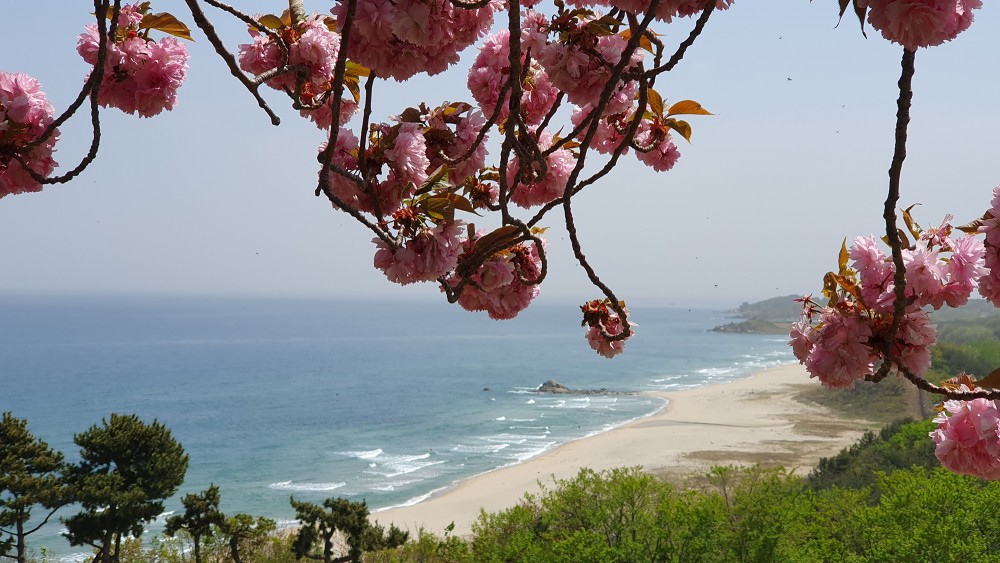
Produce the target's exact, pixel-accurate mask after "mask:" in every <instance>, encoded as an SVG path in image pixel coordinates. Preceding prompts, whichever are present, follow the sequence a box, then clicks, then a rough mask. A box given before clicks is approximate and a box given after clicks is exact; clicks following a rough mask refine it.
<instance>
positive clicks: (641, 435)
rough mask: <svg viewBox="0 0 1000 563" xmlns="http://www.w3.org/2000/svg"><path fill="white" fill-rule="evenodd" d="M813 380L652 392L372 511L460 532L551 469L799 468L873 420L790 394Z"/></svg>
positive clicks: (406, 524) (548, 479)
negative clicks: (551, 443)
mask: <svg viewBox="0 0 1000 563" xmlns="http://www.w3.org/2000/svg"><path fill="white" fill-rule="evenodd" d="M816 385H818V383H816V382H815V381H814V380H810V379H809V377H808V375H807V374H806V371H805V369H804V368H803V367H802V366H799V365H785V366H780V367H776V368H772V369H768V370H764V371H761V372H758V373H756V374H754V375H752V376H751V377H748V378H746V379H741V380H737V381H733V382H729V383H724V384H720V385H710V386H707V387H699V388H696V389H689V390H685V391H676V392H664V393H652V395H655V396H657V397H661V398H664V399H666V400H667V401H668V403H667V406H666V407H665V408H664V409H662V410H660V411H659V412H657V413H656V414H654V415H652V416H649V417H646V418H642V419H639V420H635V421H632V422H630V423H628V424H625V425H623V426H620V427H618V428H615V429H613V430H611V431H608V432H604V433H602V434H598V435H596V436H591V437H589V438H583V439H581V440H576V441H573V442H570V443H568V444H565V445H563V446H560V447H558V448H555V449H553V450H551V451H549V452H546V453H544V454H542V455H540V456H537V457H535V458H532V459H530V460H528V461H525V462H524V463H519V464H516V465H511V466H508V467H504V468H501V469H498V470H496V471H492V472H489V473H484V474H482V475H479V476H476V477H473V478H471V479H466V480H464V481H460V482H459V483H457V484H456V485H455V486H453V487H451V488H448V489H446V490H444V491H441V492H440V493H437V494H435V495H432V496H431V497H430V498H429V499H427V500H425V501H423V502H420V503H417V504H414V505H412V506H406V507H400V508H393V509H389V510H384V511H381V512H376V513H374V514H373V515H372V518H373V519H374V520H377V521H378V522H379V523H380V524H382V525H384V526H388V525H389V524H390V523H394V524H396V526H398V527H400V528H402V529H404V530H410V531H411V532H412V533H415V532H416V531H417V530H418V529H420V528H421V527H422V528H423V529H425V530H427V531H430V532H435V533H437V534H441V533H442V532H443V531H444V528H445V527H446V526H447V525H448V524H449V523H451V522H454V523H455V530H454V533H456V534H459V535H466V534H468V533H469V532H470V527H471V525H472V522H473V521H475V519H476V518H477V517H478V515H479V511H480V509H486V510H487V511H490V512H493V511H498V510H502V509H504V508H507V507H509V506H512V505H514V504H516V503H517V501H518V500H519V499H521V498H523V496H524V494H525V493H526V492H533V493H534V492H538V490H539V488H538V482H539V481H541V482H542V483H543V484H546V485H551V483H552V480H553V476H554V477H555V478H557V479H565V478H568V477H572V476H574V475H576V473H577V472H578V471H579V470H580V468H583V467H589V468H591V469H594V470H602V469H609V468H613V467H622V466H633V465H641V466H643V467H644V468H645V469H647V470H649V471H651V472H654V473H656V474H659V475H663V476H666V477H667V478H678V479H680V478H684V477H688V476H691V475H696V474H700V473H704V472H705V471H706V470H707V469H708V468H710V467H711V466H712V465H729V464H736V465H752V464H754V463H760V464H762V465H767V466H774V465H781V466H784V467H786V468H788V469H794V470H795V471H797V472H799V473H805V472H808V471H809V469H811V468H812V467H813V466H814V465H815V464H816V463H817V462H818V461H819V459H820V458H822V457H829V456H831V455H834V454H836V453H837V452H839V451H840V450H841V448H844V447H845V446H848V445H850V444H852V443H854V442H855V441H856V440H857V439H858V438H859V437H861V435H862V434H863V433H864V431H865V430H869V429H874V428H877V427H878V426H879V425H878V424H876V423H873V422H869V421H864V420H851V419H845V418H843V417H842V416H840V415H838V414H837V413H834V412H832V411H830V410H829V409H827V408H825V407H822V406H820V405H816V404H814V403H806V402H800V401H798V400H796V397H797V396H798V395H799V394H800V393H801V392H802V391H804V390H806V389H810V388H813V387H815V386H816Z"/></svg>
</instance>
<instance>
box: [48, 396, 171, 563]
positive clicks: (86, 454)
mask: <svg viewBox="0 0 1000 563" xmlns="http://www.w3.org/2000/svg"><path fill="white" fill-rule="evenodd" d="M73 441H74V442H75V443H76V445H78V446H79V447H80V462H79V463H78V464H76V465H74V466H72V467H71V468H70V471H69V479H70V484H71V487H72V491H73V498H74V500H75V501H76V502H77V503H79V504H80V506H81V511H80V512H79V513H78V514H76V515H74V516H72V517H70V518H67V519H66V520H65V521H64V523H65V524H66V528H67V529H68V531H69V533H68V537H69V541H70V543H71V544H72V545H89V546H92V547H94V548H95V549H97V550H98V556H97V558H95V561H100V562H101V563H117V562H118V561H119V560H120V556H119V547H120V545H121V542H122V540H123V539H124V538H125V537H127V536H136V537H138V536H139V535H141V534H142V531H143V529H144V525H145V524H146V523H147V522H149V521H151V520H153V519H154V518H156V517H157V516H158V515H159V514H160V513H162V512H163V501H164V500H165V499H166V498H168V497H170V496H172V495H173V494H174V493H176V492H177V488H178V487H180V485H181V483H182V482H183V481H184V474H185V473H186V472H187V466H188V456H187V455H186V454H185V453H184V448H183V447H181V445H180V443H178V442H177V441H176V440H174V438H173V436H172V435H171V433H170V430H168V429H167V428H166V427H165V426H163V425H162V424H160V423H158V422H157V421H155V420H154V421H153V422H152V424H146V423H144V422H143V421H141V420H140V419H139V417H137V416H135V415H119V414H112V415H111V418H110V421H109V420H108V419H105V420H103V421H102V422H101V425H96V424H95V425H94V426H92V427H91V428H90V429H89V430H87V431H86V432H83V433H81V434H77V435H75V436H74V437H73Z"/></svg>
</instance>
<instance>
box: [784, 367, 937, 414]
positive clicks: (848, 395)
mask: <svg viewBox="0 0 1000 563" xmlns="http://www.w3.org/2000/svg"><path fill="white" fill-rule="evenodd" d="M914 392H915V389H914V388H913V387H912V386H911V385H910V384H909V383H908V382H906V381H903V380H901V379H897V378H889V379H885V380H883V381H881V382H879V383H871V382H868V381H858V382H857V383H856V384H855V385H854V387H852V388H850V389H836V390H830V389H826V388H824V387H820V386H818V385H817V386H815V387H814V388H812V389H809V390H807V391H805V392H804V393H802V395H801V397H802V398H803V399H805V400H807V401H809V402H813V403H818V404H820V405H823V406H825V407H827V408H830V409H833V410H836V411H839V412H841V413H844V414H846V415H848V416H850V417H853V418H859V419H864V420H872V421H875V422H880V423H884V424H888V423H890V422H892V421H894V420H898V419H900V418H902V417H905V416H917V415H918V413H916V412H910V411H909V409H910V406H909V402H910V400H911V395H910V394H911V393H914Z"/></svg>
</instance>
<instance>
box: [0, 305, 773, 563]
mask: <svg viewBox="0 0 1000 563" xmlns="http://www.w3.org/2000/svg"><path fill="white" fill-rule="evenodd" d="M635 315H636V316H635V321H636V322H637V323H639V327H638V334H637V337H636V338H635V339H633V341H631V342H629V344H628V348H627V352H626V353H625V354H624V355H622V356H620V357H618V358H616V359H614V360H610V361H609V360H607V359H605V358H602V357H599V356H597V355H596V354H594V353H593V352H592V351H591V350H590V349H589V347H588V346H587V343H586V341H585V339H584V337H583V329H581V328H579V312H578V310H575V309H574V307H572V306H566V307H546V306H536V307H532V308H530V309H529V310H527V311H526V312H525V313H522V315H521V316H520V317H518V318H517V319H515V320H513V321H508V322H502V323H498V322H495V321H491V320H489V319H487V318H485V316H483V317H480V316H477V315H473V314H470V313H467V312H464V311H462V310H460V309H458V308H456V307H449V306H447V305H444V304H441V303H430V304H412V303H408V304H401V303H380V302H336V301H309V300H251V299H207V298H206V299H194V298H183V299H182V298H162V297H160V298H155V297H147V298H135V297H130V298H71V297H63V298H44V299H43V298H27V297H17V298H14V297H6V298H0V334H3V335H4V336H3V338H2V339H0V374H2V376H0V377H2V381H3V382H4V393H3V395H2V396H0V410H4V411H7V410H9V411H12V412H13V413H14V414H15V415H16V416H19V417H22V418H27V419H28V421H29V428H30V429H31V430H32V432H34V433H35V435H37V436H39V437H41V438H43V439H45V440H46V441H48V442H49V444H50V445H52V446H53V447H55V448H57V449H59V450H61V451H63V452H64V453H65V454H66V455H67V457H68V458H70V459H73V458H74V457H75V446H74V445H73V443H72V436H73V433H75V432H81V431H83V430H85V429H86V428H88V427H89V426H90V425H92V424H95V423H97V422H99V421H100V420H101V419H102V417H105V416H107V415H108V414H109V413H111V412H127V413H137V414H138V415H139V416H141V417H142V418H144V419H146V420H152V419H153V418H157V419H158V420H160V421H161V422H163V423H165V424H166V425H167V427H169V428H170V429H171V430H172V432H173V433H174V436H175V437H176V438H177V439H178V440H179V441H180V442H181V443H182V444H183V445H184V447H185V449H186V451H187V452H188V453H189V454H190V456H191V467H190V469H189V472H188V476H187V479H186V481H185V484H184V486H183V487H182V490H181V492H180V494H178V496H177V497H175V498H174V499H172V500H171V501H170V502H169V503H168V505H167V510H168V511H172V510H176V509H177V508H178V507H179V504H180V503H179V500H178V499H179V497H180V495H181V494H183V493H185V492H194V491H198V490H202V489H204V488H205V487H207V486H208V484H209V483H216V484H218V485H219V486H220V487H221V490H222V499H223V510H224V511H226V512H230V513H235V512H248V513H251V514H261V515H266V516H269V517H271V518H275V519H277V520H278V521H279V522H281V521H285V522H287V521H289V520H290V519H291V517H292V510H291V508H290V507H289V505H288V498H289V496H291V495H295V496H296V497H297V498H303V499H308V500H314V501H321V500H322V499H324V498H327V497H329V496H347V497H350V498H352V499H362V498H363V499H365V500H367V502H368V504H369V505H370V506H371V507H373V508H375V509H377V508H385V507H388V506H396V505H400V504H410V503H414V502H418V501H419V500H421V499H423V498H426V496H428V495H429V494H430V493H431V492H432V491H435V490H438V489H440V488H442V487H447V486H448V485H450V484H453V483H454V482H455V481H457V480H460V479H463V478H467V477H470V476H472V475H475V474H478V473H482V472H484V471H489V470H492V469H495V468H497V467H500V466H503V465H508V464H512V463H517V462H519V461H523V460H525V459H528V458H530V457H533V456H535V455H538V454H539V453H541V452H544V451H546V450H548V449H550V448H553V447H556V446H557V445H559V444H561V443H565V442H567V441H570V440H573V439H577V438H580V437H583V436H586V435H590V434H593V433H596V432H601V431H604V430H607V429H609V428H612V427H614V426H617V425H620V424H622V423H624V422H626V421H628V420H631V419H634V418H637V417H640V416H645V415H648V414H650V413H651V412H653V411H655V410H656V409H658V408H660V407H661V406H662V404H661V402H660V401H658V400H656V399H651V398H649V397H644V396H624V395H619V396H569V397H558V396H543V395H538V394H534V393H532V392H531V390H533V389H534V388H535V387H537V386H538V385H539V384H540V383H542V382H543V381H545V380H546V379H557V380H559V381H561V382H563V383H565V384H567V385H569V386H570V387H579V388H600V387H607V388H609V389H619V390H630V391H642V390H656V389H679V388H687V387H694V386H699V385H705V384H710V383H713V382H722V381H727V380H731V379H735V378H739V377H744V376H746V375H748V374H749V373H751V372H753V371H756V370H759V369H762V368H765V367H770V366H774V365H777V364H779V363H783V362H787V361H790V360H791V359H792V357H791V353H790V351H789V350H788V348H787V347H786V346H785V344H784V342H785V339H784V338H782V337H776V336H764V335H733V334H719V333H711V332H707V330H708V329H710V328H711V327H713V326H716V325H718V324H722V323H724V322H728V319H727V314H726V313H724V312H720V311H712V310H699V309H692V310H689V309H655V308H643V309H641V310H638V311H636V312H635ZM154 529H155V526H154ZM42 533H44V534H46V535H45V536H44V537H41V538H38V539H36V540H35V544H36V545H45V546H46V547H48V548H50V549H51V550H52V551H53V552H54V553H55V554H57V555H58V556H60V557H69V556H70V555H71V554H72V553H74V552H75V551H78V550H76V548H71V547H70V546H69V545H68V544H67V543H66V542H65V541H64V540H62V539H61V538H59V537H58V533H59V525H58V523H57V524H54V525H51V524H50V525H49V526H48V527H47V528H45V530H44V531H43V532H42Z"/></svg>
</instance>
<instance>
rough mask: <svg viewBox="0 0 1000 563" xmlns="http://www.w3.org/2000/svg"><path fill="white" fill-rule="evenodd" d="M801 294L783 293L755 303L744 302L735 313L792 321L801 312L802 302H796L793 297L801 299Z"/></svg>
mask: <svg viewBox="0 0 1000 563" xmlns="http://www.w3.org/2000/svg"><path fill="white" fill-rule="evenodd" d="M801 298H802V296H801V295H783V296H781V297H772V298H770V299H765V300H763V301H758V302H756V303H746V302H744V303H743V304H742V305H740V306H739V307H738V308H737V309H736V311H735V313H736V315H737V316H740V317H743V318H744V319H748V320H749V319H758V320H761V321H772V322H793V321H797V320H798V319H799V315H801V314H802V303H796V302H795V301H794V300H795V299H801Z"/></svg>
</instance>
